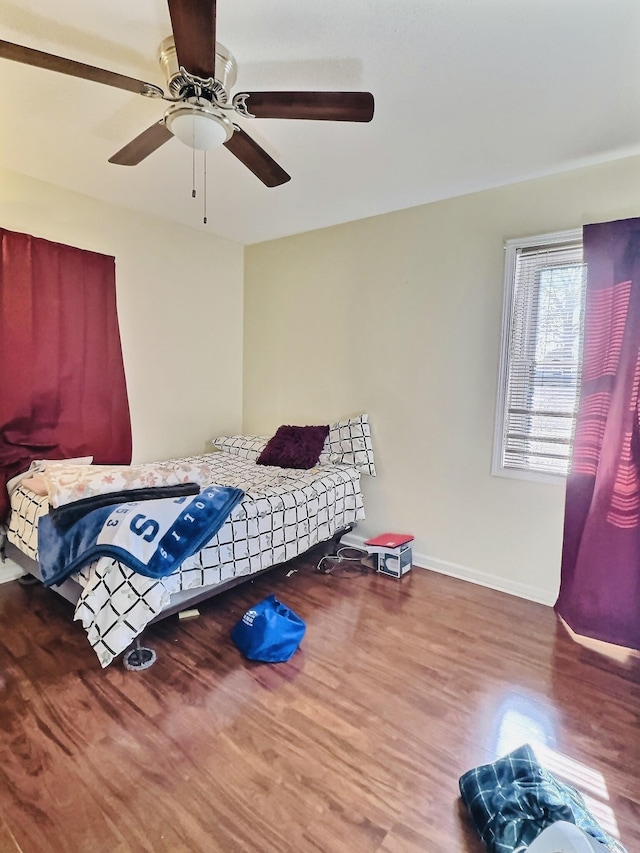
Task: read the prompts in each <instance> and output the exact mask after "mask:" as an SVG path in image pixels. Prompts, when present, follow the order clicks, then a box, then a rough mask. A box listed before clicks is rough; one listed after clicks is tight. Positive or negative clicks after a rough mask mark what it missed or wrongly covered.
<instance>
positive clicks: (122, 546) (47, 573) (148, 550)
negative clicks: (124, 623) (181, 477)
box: [38, 486, 244, 586]
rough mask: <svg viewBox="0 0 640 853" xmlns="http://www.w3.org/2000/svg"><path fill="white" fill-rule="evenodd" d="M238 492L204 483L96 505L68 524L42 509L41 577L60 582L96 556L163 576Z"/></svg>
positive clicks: (224, 513) (212, 528) (206, 534)
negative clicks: (175, 492)
mask: <svg viewBox="0 0 640 853" xmlns="http://www.w3.org/2000/svg"><path fill="white" fill-rule="evenodd" d="M243 497H244V492H243V491H242V489H238V488H232V487H230V486H208V487H207V488H206V489H204V490H203V491H202V492H200V494H198V495H195V496H191V497H179V498H161V499H159V500H145V501H132V502H129V503H122V504H116V505H111V506H105V507H101V508H99V509H95V510H92V511H90V512H88V513H87V514H86V515H84V516H82V517H81V518H80V519H78V520H77V521H76V522H75V523H74V524H72V525H71V526H70V527H68V528H64V527H61V526H60V525H56V523H55V521H54V520H53V519H52V518H51V517H50V516H49V515H44V516H42V518H41V519H40V522H39V525H38V555H39V560H40V568H41V571H42V579H43V582H44V584H45V586H52V585H54V584H60V583H62V582H63V581H64V580H66V578H68V577H69V575H71V574H72V573H73V572H75V571H77V570H78V569H80V568H82V567H83V566H86V565H88V564H89V563H91V562H93V561H94V560H96V559H97V558H98V557H111V558H113V559H116V560H118V561H119V562H120V563H123V564H124V565H125V566H128V567H129V568H130V569H133V570H134V571H136V572H139V573H140V574H143V575H146V576H147V577H149V578H163V577H166V576H167V575H170V574H171V573H172V572H173V571H175V570H176V569H177V568H178V566H180V564H181V563H182V562H183V561H184V560H185V559H186V558H187V557H190V556H191V555H192V554H195V552H196V551H198V550H199V549H200V548H202V546H203V545H205V543H206V542H208V541H209V540H210V539H211V538H212V536H214V535H215V534H216V533H217V532H218V530H220V528H221V527H222V525H223V524H224V522H225V521H226V519H227V518H228V516H229V514H230V513H231V510H232V509H233V508H234V507H235V506H236V504H238V503H239V502H240V501H241V500H242V498H243Z"/></svg>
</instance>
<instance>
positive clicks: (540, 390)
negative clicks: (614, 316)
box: [502, 241, 586, 475]
mask: <svg viewBox="0 0 640 853" xmlns="http://www.w3.org/2000/svg"><path fill="white" fill-rule="evenodd" d="M513 285H514V289H513V300H512V312H511V327H510V334H509V348H508V367H507V387H506V394H505V417H504V433H503V442H502V448H503V454H502V464H503V466H504V467H506V468H515V469H520V470H529V471H541V472H545V473H550V474H561V475H566V474H567V473H568V470H569V462H570V457H571V445H572V441H573V435H574V431H575V419H576V410H577V402H578V389H579V384H580V375H581V369H582V331H583V319H584V303H585V291H586V270H585V266H584V264H583V260H582V243H581V241H576V242H572V243H566V244H562V245H544V246H526V247H521V248H518V249H516V259H515V276H514V283H513Z"/></svg>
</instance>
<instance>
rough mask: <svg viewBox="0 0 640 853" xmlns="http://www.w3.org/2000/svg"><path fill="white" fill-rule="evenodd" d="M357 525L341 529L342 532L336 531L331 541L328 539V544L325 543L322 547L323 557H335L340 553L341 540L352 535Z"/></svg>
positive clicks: (349, 525)
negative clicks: (349, 534)
mask: <svg viewBox="0 0 640 853" xmlns="http://www.w3.org/2000/svg"><path fill="white" fill-rule="evenodd" d="M354 527H355V524H347V526H346V527H341V528H340V530H336V532H335V533H334V534H333V536H332V537H331V539H327V541H326V542H323V543H322V545H321V546H320V547H321V549H322V550H321V554H322V556H323V557H335V555H336V554H337V553H338V548H339V547H340V540H341V539H342V537H343V536H346V535H347V533H351V531H352V530H353V528H354Z"/></svg>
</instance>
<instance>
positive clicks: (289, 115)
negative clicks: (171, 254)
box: [0, 0, 373, 187]
mask: <svg viewBox="0 0 640 853" xmlns="http://www.w3.org/2000/svg"><path fill="white" fill-rule="evenodd" d="M167 2H168V5H169V14H170V16H171V27H172V30H173V35H172V36H170V37H169V38H167V39H165V40H164V41H163V42H162V44H161V45H160V51H159V60H160V66H161V68H162V71H163V73H164V76H165V79H166V85H167V89H168V91H169V94H168V95H166V94H165V92H164V90H163V89H161V88H160V87H159V86H156V85H154V84H153V83H144V82H143V81H141V80H136V79H134V78H132V77H126V76H124V75H122V74H116V73H114V72H113V71H105V70H104V69H102V68H95V67H94V66H92V65H86V64H84V63H82V62H76V61H75V60H73V59H64V58H63V57H61V56H55V55H54V54H51V53H44V52H42V51H39V50H34V49H32V48H29V47H23V46H22V45H18V44H12V43H11V42H7V41H2V40H0V58H4V59H11V60H13V61H14V62H22V63H24V64H26V65H33V66H36V67H38V68H44V69H47V70H49V71H58V72H60V73H61V74H70V75H71V76H73V77H81V78H83V79H85V80H93V81H94V82H96V83H104V84H105V85H107V86H115V87H116V88H119V89H125V90H127V91H130V92H136V93H137V94H140V95H144V96H146V97H150V98H159V99H162V100H164V101H169V102H170V106H169V107H168V108H167V110H166V111H165V114H164V116H163V117H162V118H161V119H160V121H157V122H156V123H155V124H152V125H151V127H148V128H147V129H146V130H144V131H143V132H142V133H141V134H140V135H139V136H137V137H136V138H135V139H133V140H132V141H131V142H129V143H128V144H127V145H125V146H124V148H121V149H120V151H118V152H117V153H116V154H114V155H113V157H110V158H109V162H110V163H116V164H117V165H120V166H135V165H137V164H138V163H140V162H141V161H142V160H144V159H145V158H146V157H148V156H149V155H150V154H152V153H153V152H154V151H155V150H156V149H157V148H159V147H160V146H161V145H164V143H165V142H168V141H169V140H170V139H172V138H173V137H174V136H177V137H178V139H180V140H181V141H182V142H184V143H185V144H186V145H188V146H189V147H191V148H195V149H204V150H208V149H211V148H214V147H216V146H218V145H224V147H225V148H227V149H228V150H229V151H231V153H232V154H233V155H235V157H237V158H238V160H240V162H241V163H243V164H244V165H245V166H246V167H247V168H248V169H250V170H251V171H252V172H253V174H254V175H256V177H257V178H259V179H260V180H261V181H262V183H263V184H266V186H268V187H276V186H279V185H281V184H284V183H286V182H287V181H289V180H291V176H290V175H288V174H287V173H286V172H285V171H284V169H283V168H282V167H281V166H280V165H279V164H278V163H276V161H275V160H274V159H273V158H272V157H271V156H270V155H269V154H268V153H267V152H266V151H265V150H264V149H263V148H262V147H261V146H260V145H258V143H257V142H255V140H253V139H252V138H251V137H250V136H249V134H247V133H245V131H244V130H243V129H242V128H241V127H239V125H237V124H235V123H234V121H233V117H234V114H235V115H239V116H242V117H244V118H286V119H312V120H316V121H360V122H366V121H371V119H372V118H373V95H372V94H371V93H369V92H239V93H238V94H236V95H234V96H233V97H231V96H230V92H231V88H232V87H233V85H234V84H235V81H236V76H237V66H236V61H235V59H234V57H233V55H232V54H231V53H230V52H229V51H228V50H227V49H226V48H225V47H224V46H223V45H221V44H219V43H218V42H216V0H167Z"/></svg>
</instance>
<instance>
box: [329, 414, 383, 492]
mask: <svg viewBox="0 0 640 853" xmlns="http://www.w3.org/2000/svg"><path fill="white" fill-rule="evenodd" d="M319 462H320V464H321V465H327V464H335V463H337V462H344V463H346V464H347V465H355V466H356V468H358V469H359V470H360V471H361V472H362V473H363V474H370V475H371V476H372V477H375V476H376V466H375V461H374V458H373V445H372V444H371V430H370V428H369V415H359V416H358V417H355V418H348V419H347V420H344V421H338V423H335V424H331V426H330V427H329V435H328V436H327V440H326V441H325V444H324V450H323V451H322V453H321V454H320V460H319Z"/></svg>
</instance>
